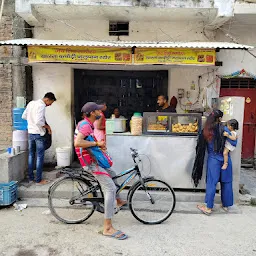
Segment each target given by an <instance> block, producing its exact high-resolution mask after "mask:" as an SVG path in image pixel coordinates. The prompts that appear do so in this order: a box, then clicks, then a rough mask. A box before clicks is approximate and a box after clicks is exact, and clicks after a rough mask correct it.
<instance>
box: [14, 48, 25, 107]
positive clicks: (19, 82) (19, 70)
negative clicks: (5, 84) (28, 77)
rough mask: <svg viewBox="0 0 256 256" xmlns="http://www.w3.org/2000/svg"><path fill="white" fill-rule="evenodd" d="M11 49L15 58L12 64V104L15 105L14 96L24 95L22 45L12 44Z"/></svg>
mask: <svg viewBox="0 0 256 256" xmlns="http://www.w3.org/2000/svg"><path fill="white" fill-rule="evenodd" d="M12 50H13V57H14V58H15V59H16V61H15V63H13V64H12V86H13V87H12V88H13V90H12V91H13V106H14V107H16V98H17V97H25V96H26V81H25V66H24V65H22V63H21V57H22V54H23V50H22V47H21V46H13V48H12Z"/></svg>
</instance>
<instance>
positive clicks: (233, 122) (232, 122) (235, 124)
mask: <svg viewBox="0 0 256 256" xmlns="http://www.w3.org/2000/svg"><path fill="white" fill-rule="evenodd" d="M228 125H230V126H231V127H232V128H233V129H234V130H236V131H237V130H238V129H239V123H238V121H237V120H236V119H231V120H229V121H228Z"/></svg>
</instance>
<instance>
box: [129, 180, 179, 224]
mask: <svg viewBox="0 0 256 256" xmlns="http://www.w3.org/2000/svg"><path fill="white" fill-rule="evenodd" d="M175 204H176V197H175V193H174V191H173V189H172V188H171V187H170V186H169V185H168V184H167V183H165V182H164V181H161V180H156V179H154V178H148V179H144V185H142V184H141V183H140V182H139V183H138V184H137V185H135V187H134V188H133V189H132V191H131V194H130V197H129V207H130V210H131V213H132V215H133V216H134V217H135V218H136V219H137V220H138V221H140V222H142V223H144V224H160V223H162V222H163V221H165V220H167V219H168V218H169V217H170V216H171V214H172V213H173V210H174V208H175Z"/></svg>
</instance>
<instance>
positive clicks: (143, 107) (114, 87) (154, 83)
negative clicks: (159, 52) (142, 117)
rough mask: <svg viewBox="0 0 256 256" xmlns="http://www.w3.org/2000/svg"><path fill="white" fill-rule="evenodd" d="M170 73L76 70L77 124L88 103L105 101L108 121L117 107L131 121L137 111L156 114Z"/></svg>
mask: <svg viewBox="0 0 256 256" xmlns="http://www.w3.org/2000/svg"><path fill="white" fill-rule="evenodd" d="M167 91H168V71H109V70H79V69H76V70H74V102H75V117H76V122H78V121H80V120H81V108H82V106H83V105H84V104H85V103H86V102H88V101H95V102H96V101H98V100H103V101H105V102H106V104H107V106H108V109H107V111H106V113H105V116H106V118H109V117H110V116H111V114H112V113H113V110H114V108H115V107H118V108H119V109H120V112H121V115H122V116H124V117H125V118H127V119H130V118H131V116H132V115H133V113H134V112H141V113H143V112H152V111H153V112H154V111H156V109H157V96H158V95H159V94H165V95H167Z"/></svg>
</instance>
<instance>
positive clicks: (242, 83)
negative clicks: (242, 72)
mask: <svg viewBox="0 0 256 256" xmlns="http://www.w3.org/2000/svg"><path fill="white" fill-rule="evenodd" d="M221 88H241V89H249V88H254V89H255V88H256V80H254V79H252V78H230V79H226V78H222V79H221Z"/></svg>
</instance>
